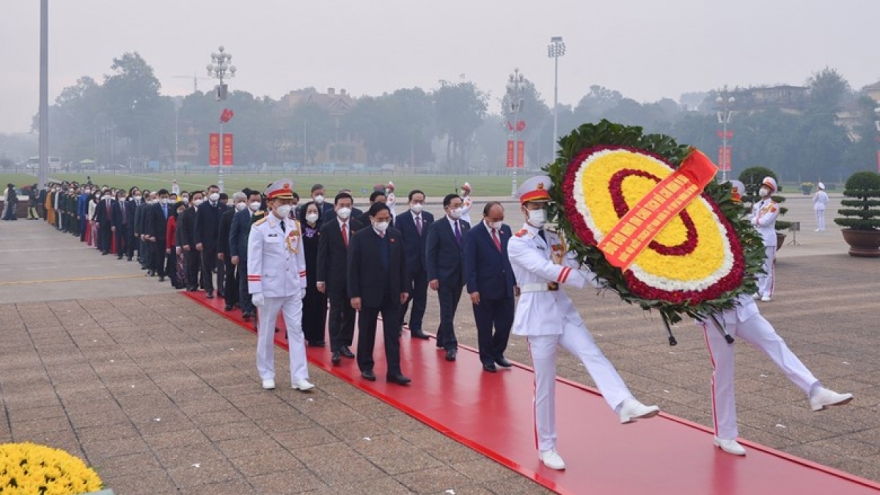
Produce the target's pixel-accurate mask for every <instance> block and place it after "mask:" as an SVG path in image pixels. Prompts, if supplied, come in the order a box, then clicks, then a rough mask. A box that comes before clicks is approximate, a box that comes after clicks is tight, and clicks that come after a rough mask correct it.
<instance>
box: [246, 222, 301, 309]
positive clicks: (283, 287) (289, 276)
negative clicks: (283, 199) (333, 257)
mask: <svg viewBox="0 0 880 495" xmlns="http://www.w3.org/2000/svg"><path fill="white" fill-rule="evenodd" d="M283 221H284V225H285V230H286V232H285V231H284V230H281V222H282V220H280V219H278V217H276V216H275V215H274V214H272V213H269V214H268V215H267V216H266V217H265V218H263V219H262V220H260V221H258V222H257V223H255V224H254V225H253V226H252V227H251V233H250V236H248V259H247V274H248V292H250V293H251V294H257V293H260V292H262V293H263V296H264V297H293V296H299V297H300V299H302V298H303V297H305V294H306V260H305V255H304V254H303V249H302V232H301V231H300V225H299V222H298V221H296V220H291V219H289V218H285V219H284V220H283Z"/></svg>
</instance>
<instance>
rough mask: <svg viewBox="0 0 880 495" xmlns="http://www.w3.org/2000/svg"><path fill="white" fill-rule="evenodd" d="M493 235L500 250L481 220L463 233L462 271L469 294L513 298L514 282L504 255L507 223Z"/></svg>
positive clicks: (507, 233) (507, 230)
mask: <svg viewBox="0 0 880 495" xmlns="http://www.w3.org/2000/svg"><path fill="white" fill-rule="evenodd" d="M496 234H497V235H498V240H499V241H501V251H500V252H499V251H498V248H496V247H495V241H493V240H492V233H491V232H490V231H489V229H487V228H486V224H485V223H484V222H480V223H478V224H477V225H475V226H474V228H472V229H470V230H469V231H468V233H467V234H465V236H464V273H465V280H466V281H467V291H468V293H469V294H470V293H472V292H479V293H480V299H512V298H513V286H514V285H516V282H515V280H514V276H513V267H511V266H510V258H508V257H507V243H508V241H510V234H511V231H510V226H508V225H506V224H504V225H502V226H501V229H499V230H498V231H497V232H496Z"/></svg>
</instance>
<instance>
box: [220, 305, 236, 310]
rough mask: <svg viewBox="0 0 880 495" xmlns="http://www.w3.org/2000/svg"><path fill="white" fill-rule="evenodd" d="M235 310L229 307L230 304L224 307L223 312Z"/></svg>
mask: <svg viewBox="0 0 880 495" xmlns="http://www.w3.org/2000/svg"><path fill="white" fill-rule="evenodd" d="M233 309H234V308H233V307H232V306H230V305H228V304H227V305H226V306H224V307H223V311H232V310H233Z"/></svg>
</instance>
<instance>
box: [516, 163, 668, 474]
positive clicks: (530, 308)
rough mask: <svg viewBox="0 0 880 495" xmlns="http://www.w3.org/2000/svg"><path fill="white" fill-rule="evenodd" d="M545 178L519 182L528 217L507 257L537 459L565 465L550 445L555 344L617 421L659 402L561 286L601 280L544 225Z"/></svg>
mask: <svg viewBox="0 0 880 495" xmlns="http://www.w3.org/2000/svg"><path fill="white" fill-rule="evenodd" d="M551 185H552V184H551V182H550V178H549V177H546V176H538V177H533V178H531V179H529V180H527V181H526V182H524V183H523V185H522V186H520V188H519V190H518V191H517V193H518V195H519V197H520V204H521V208H522V212H523V214H524V215H525V217H526V223H525V225H523V228H522V230H520V231H519V232H517V233H516V234H514V235H513V237H512V238H511V239H510V243H509V244H508V248H507V249H508V256H509V257H510V264H511V266H512V267H513V271H514V274H515V275H516V281H517V283H518V284H519V287H520V293H521V296H520V300H519V304H518V305H517V307H516V313H515V316H514V320H513V334H514V335H524V336H526V338H527V339H528V343H529V350H530V352H531V357H532V366H533V367H534V369H535V397H534V402H535V432H536V440H537V443H538V445H537V447H538V458H539V459H540V460H541V462H543V463H544V465H545V466H547V467H548V468H551V469H565V462H564V461H563V459H562V457H561V456H560V455H559V453H558V452H557V451H556V346H557V345H561V346H562V347H564V348H565V349H566V350H568V351H569V352H571V353H572V354H574V355H575V356H577V357H578V358H579V359H580V360H581V362H583V364H584V366H585V367H586V369H587V372H588V373H589V374H590V376H591V377H592V378H593V381H594V382H596V386H597V387H598V388H599V391H600V392H601V393H602V396H603V397H604V398H605V401H606V402H607V403H608V405H609V406H610V407H611V408H612V409H613V410H614V411H615V412H616V413H617V414H618V415H619V416H620V422H621V423H623V424H627V423H631V422H633V421H635V420H637V419H643V418H650V417H653V416H656V415H657V413H658V412H659V411H660V409H659V408H658V407H657V406H646V405H644V404H642V403H641V402H639V401H638V400H636V399H635V398H634V397H633V396H632V393H630V391H629V389H628V388H627V386H626V384H625V383H624V382H623V379H622V378H621V377H620V375H619V374H618V373H617V370H616V369H614V366H613V365H612V364H611V362H610V361H609V360H608V358H606V357H605V355H604V354H602V351H601V350H600V349H599V347H598V346H597V345H596V343H595V341H594V340H593V337H592V336H591V335H590V332H589V331H588V330H587V328H586V326H585V325H584V321H583V320H582V319H581V317H580V315H579V314H578V312H577V309H576V308H575V307H574V304H573V303H572V301H571V299H569V297H568V295H567V294H566V293H565V291H562V290H559V286H560V285H570V286H574V287H577V288H579V289H581V288H583V287H584V286H585V285H586V284H587V283H590V284H591V285H592V286H594V287H597V288H603V287H604V286H605V283H604V280H602V279H600V278H598V277H597V276H596V275H595V274H594V273H592V272H591V271H589V270H586V269H584V268H581V267H580V266H579V265H578V263H577V262H576V261H575V260H574V258H573V257H572V256H570V255H569V254H568V253H567V252H566V249H565V247H564V244H563V243H562V241H561V239H560V238H559V236H558V235H557V234H556V233H553V232H550V231H546V230H544V224H545V223H546V218H547V212H546V210H545V207H546V206H547V204H548V203H549V202H550V195H549V189H550V187H551Z"/></svg>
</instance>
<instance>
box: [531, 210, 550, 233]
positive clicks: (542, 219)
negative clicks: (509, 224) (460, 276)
mask: <svg viewBox="0 0 880 495" xmlns="http://www.w3.org/2000/svg"><path fill="white" fill-rule="evenodd" d="M528 212H529V220H528V222H529V224H531V225H532V226H533V227H537V228H539V229H542V228H544V224H546V223H547V214H546V213H545V212H544V210H543V209H542V210H528Z"/></svg>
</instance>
